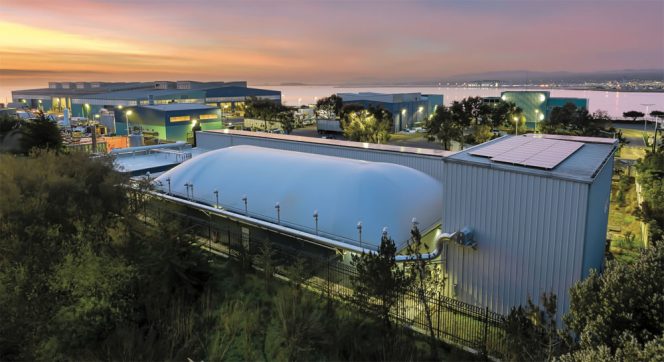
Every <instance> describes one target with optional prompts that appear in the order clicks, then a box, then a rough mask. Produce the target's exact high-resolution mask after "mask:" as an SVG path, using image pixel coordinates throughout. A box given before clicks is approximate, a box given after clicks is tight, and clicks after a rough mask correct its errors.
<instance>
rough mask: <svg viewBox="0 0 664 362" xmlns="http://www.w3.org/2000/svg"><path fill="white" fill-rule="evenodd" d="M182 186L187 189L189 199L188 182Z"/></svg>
mask: <svg viewBox="0 0 664 362" xmlns="http://www.w3.org/2000/svg"><path fill="white" fill-rule="evenodd" d="M184 188H185V190H186V191H187V200H189V182H187V183H185V184H184Z"/></svg>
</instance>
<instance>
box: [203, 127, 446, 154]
mask: <svg viewBox="0 0 664 362" xmlns="http://www.w3.org/2000/svg"><path fill="white" fill-rule="evenodd" d="M202 132H206V133H207V132H209V133H225V134H231V135H237V136H245V137H256V138H268V139H274V140H280V141H290V142H304V143H310V144H321V145H329V146H338V147H349V148H356V149H358V148H359V149H365V150H380V151H388V152H396V153H413V154H417V155H425V156H435V157H444V156H448V155H452V154H454V152H452V151H444V150H437V149H431V148H418V147H405V146H394V145H383V144H378V143H369V142H354V141H345V140H333V139H325V138H314V137H306V136H294V135H282V134H277V133H265V132H250V131H238V130H231V129H220V130H208V131H202Z"/></svg>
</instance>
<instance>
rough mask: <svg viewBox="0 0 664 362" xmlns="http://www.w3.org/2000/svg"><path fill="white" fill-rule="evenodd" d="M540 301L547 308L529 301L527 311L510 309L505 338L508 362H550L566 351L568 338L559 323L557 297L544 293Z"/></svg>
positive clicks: (522, 308)
mask: <svg viewBox="0 0 664 362" xmlns="http://www.w3.org/2000/svg"><path fill="white" fill-rule="evenodd" d="M541 302H542V306H543V308H544V309H542V308H540V306H537V305H535V304H534V303H533V302H532V300H531V299H530V298H528V304H527V305H526V307H525V308H524V307H523V306H518V307H512V309H511V310H510V313H509V314H508V316H507V318H506V320H505V335H504V342H505V347H506V356H505V357H506V359H507V360H510V361H544V360H546V361H550V360H552V359H553V358H554V357H555V356H558V355H559V354H560V353H561V352H563V351H564V350H565V347H566V346H567V343H566V339H567V338H566V337H565V336H564V335H562V334H560V333H558V327H557V323H556V309H557V307H556V296H555V295H554V294H547V293H544V294H542V298H541Z"/></svg>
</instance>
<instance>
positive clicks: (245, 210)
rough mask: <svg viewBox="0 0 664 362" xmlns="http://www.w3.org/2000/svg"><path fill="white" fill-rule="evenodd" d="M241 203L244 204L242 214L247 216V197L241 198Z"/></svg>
mask: <svg viewBox="0 0 664 362" xmlns="http://www.w3.org/2000/svg"><path fill="white" fill-rule="evenodd" d="M242 202H244V214H245V215H249V212H248V210H249V209H248V208H247V195H244V196H242Z"/></svg>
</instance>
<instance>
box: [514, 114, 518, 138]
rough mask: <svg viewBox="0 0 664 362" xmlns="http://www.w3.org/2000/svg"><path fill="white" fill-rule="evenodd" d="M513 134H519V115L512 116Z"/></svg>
mask: <svg viewBox="0 0 664 362" xmlns="http://www.w3.org/2000/svg"><path fill="white" fill-rule="evenodd" d="M513 119H514V135H515V136H518V135H519V117H516V116H514V118H513Z"/></svg>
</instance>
